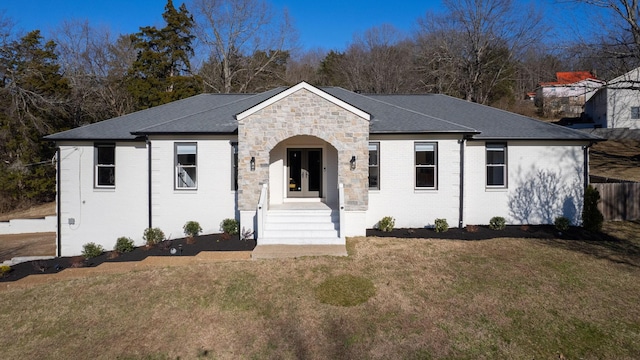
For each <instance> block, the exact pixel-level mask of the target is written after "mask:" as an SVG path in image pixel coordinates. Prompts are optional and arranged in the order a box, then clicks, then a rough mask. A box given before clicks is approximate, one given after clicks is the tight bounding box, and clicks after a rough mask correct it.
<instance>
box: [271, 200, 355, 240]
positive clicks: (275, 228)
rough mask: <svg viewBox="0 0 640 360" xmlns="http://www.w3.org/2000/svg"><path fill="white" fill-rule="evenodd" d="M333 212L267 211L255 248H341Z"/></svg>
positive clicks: (322, 210)
mask: <svg viewBox="0 0 640 360" xmlns="http://www.w3.org/2000/svg"><path fill="white" fill-rule="evenodd" d="M339 216H340V215H339V213H338V211H337V210H332V209H330V208H326V209H320V210H317V209H305V210H287V209H284V210H269V211H268V213H267V216H266V220H265V224H264V231H263V233H262V237H261V238H259V239H258V245H259V246H260V245H344V239H340V225H339V223H340V221H339Z"/></svg>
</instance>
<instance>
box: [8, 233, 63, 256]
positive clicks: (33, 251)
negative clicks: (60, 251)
mask: <svg viewBox="0 0 640 360" xmlns="http://www.w3.org/2000/svg"><path fill="white" fill-rule="evenodd" d="M55 255H56V233H54V232H48V233H31V234H15V235H0V262H3V261H5V260H10V259H12V258H14V257H18V256H55Z"/></svg>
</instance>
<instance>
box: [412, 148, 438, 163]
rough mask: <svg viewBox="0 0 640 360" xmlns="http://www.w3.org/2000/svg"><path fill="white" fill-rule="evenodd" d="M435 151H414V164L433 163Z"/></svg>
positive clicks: (434, 161)
mask: <svg viewBox="0 0 640 360" xmlns="http://www.w3.org/2000/svg"><path fill="white" fill-rule="evenodd" d="M435 164H436V153H435V151H416V165H435Z"/></svg>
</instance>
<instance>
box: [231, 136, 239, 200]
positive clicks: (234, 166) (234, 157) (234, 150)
mask: <svg viewBox="0 0 640 360" xmlns="http://www.w3.org/2000/svg"><path fill="white" fill-rule="evenodd" d="M231 170H232V174H231V175H232V178H231V190H238V143H237V142H232V143H231Z"/></svg>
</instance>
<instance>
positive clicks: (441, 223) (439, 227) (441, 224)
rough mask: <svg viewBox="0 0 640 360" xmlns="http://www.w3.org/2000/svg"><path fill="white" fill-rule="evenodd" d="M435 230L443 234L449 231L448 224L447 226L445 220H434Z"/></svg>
mask: <svg viewBox="0 0 640 360" xmlns="http://www.w3.org/2000/svg"><path fill="white" fill-rule="evenodd" d="M434 223H435V228H434V230H435V231H436V232H445V231H447V230H449V224H447V219H436V221H435V222H434Z"/></svg>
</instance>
